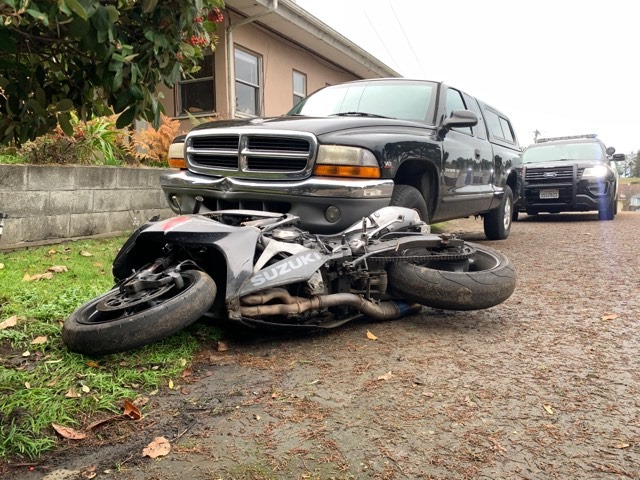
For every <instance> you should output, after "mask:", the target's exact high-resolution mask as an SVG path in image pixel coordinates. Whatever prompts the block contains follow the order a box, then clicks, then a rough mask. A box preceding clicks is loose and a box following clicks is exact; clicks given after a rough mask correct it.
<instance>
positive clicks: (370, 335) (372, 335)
mask: <svg viewBox="0 0 640 480" xmlns="http://www.w3.org/2000/svg"><path fill="white" fill-rule="evenodd" d="M367 338H368V339H369V340H377V339H378V337H376V336H375V335H374V334H373V333H371V332H370V331H369V330H367Z"/></svg>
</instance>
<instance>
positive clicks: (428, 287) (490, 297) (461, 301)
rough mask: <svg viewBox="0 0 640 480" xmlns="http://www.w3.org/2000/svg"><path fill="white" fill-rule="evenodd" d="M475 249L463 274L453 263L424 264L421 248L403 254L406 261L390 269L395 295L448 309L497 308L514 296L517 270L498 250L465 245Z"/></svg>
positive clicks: (469, 243) (390, 280) (477, 245)
mask: <svg viewBox="0 0 640 480" xmlns="http://www.w3.org/2000/svg"><path fill="white" fill-rule="evenodd" d="M465 245H467V246H468V247H471V248H472V249H473V254H472V255H471V256H470V258H469V259H468V265H467V267H466V268H464V269H461V270H462V271H458V270H456V271H450V267H451V264H450V263H449V264H447V262H442V265H441V267H442V268H443V269H442V270H441V269H438V268H437V264H434V262H431V263H427V264H424V261H423V260H422V257H421V256H420V250H419V249H412V250H408V251H406V252H402V253H401V254H400V255H401V256H405V257H406V258H407V260H406V261H397V262H393V263H391V265H390V266H389V267H388V270H387V271H388V273H389V286H390V287H391V288H392V291H393V293H394V294H396V295H398V296H400V297H401V298H404V299H406V300H409V301H412V302H417V303H419V304H421V305H425V306H427V307H433V308H441V309H445V310H479V309H482V308H489V307H493V306H494V305H498V304H499V303H502V302H504V301H505V300H506V299H507V298H509V297H510V296H511V294H512V293H513V290H514V289H515V287H516V271H515V268H514V267H513V265H512V264H511V262H510V261H509V259H508V258H507V257H505V256H504V255H503V254H502V253H500V252H498V251H497V250H494V249H491V248H489V247H485V246H484V245H479V244H476V243H471V242H465Z"/></svg>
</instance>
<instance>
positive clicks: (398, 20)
mask: <svg viewBox="0 0 640 480" xmlns="http://www.w3.org/2000/svg"><path fill="white" fill-rule="evenodd" d="M389 8H391V11H392V12H393V16H394V17H396V22H397V23H398V26H399V27H400V31H401V32H402V35H403V36H404V40H405V41H406V42H407V45H409V49H410V50H411V53H413V58H415V59H416V63H417V64H418V66H419V67H420V71H421V72H422V75H423V77H425V78H426V77H427V74H426V72H425V71H424V68H422V62H420V59H419V58H418V55H417V54H416V51H415V50H414V49H413V45H411V42H410V41H409V38H408V37H407V34H406V32H405V31H404V27H403V26H402V24H401V23H400V19H399V18H398V14H397V13H396V11H395V9H394V8H393V4H392V3H391V0H389Z"/></svg>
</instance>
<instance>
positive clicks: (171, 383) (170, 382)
mask: <svg viewBox="0 0 640 480" xmlns="http://www.w3.org/2000/svg"><path fill="white" fill-rule="evenodd" d="M169 390H173V380H171V379H169Z"/></svg>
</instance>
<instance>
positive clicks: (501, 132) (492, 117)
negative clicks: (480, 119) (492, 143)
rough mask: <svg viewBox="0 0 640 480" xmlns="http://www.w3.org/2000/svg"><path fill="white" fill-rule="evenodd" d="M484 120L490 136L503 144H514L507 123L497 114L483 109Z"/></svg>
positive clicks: (511, 132) (513, 138)
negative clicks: (502, 141) (503, 142)
mask: <svg viewBox="0 0 640 480" xmlns="http://www.w3.org/2000/svg"><path fill="white" fill-rule="evenodd" d="M484 112H485V117H484V118H485V120H486V121H487V127H488V128H489V131H490V132H491V135H492V136H493V137H495V138H497V139H499V140H504V141H505V142H509V143H515V136H514V135H513V130H512V129H511V125H510V124H509V121H508V120H507V119H505V118H503V117H501V116H499V115H498V114H497V113H495V112H493V111H491V110H488V109H486V108H485V111H484Z"/></svg>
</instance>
